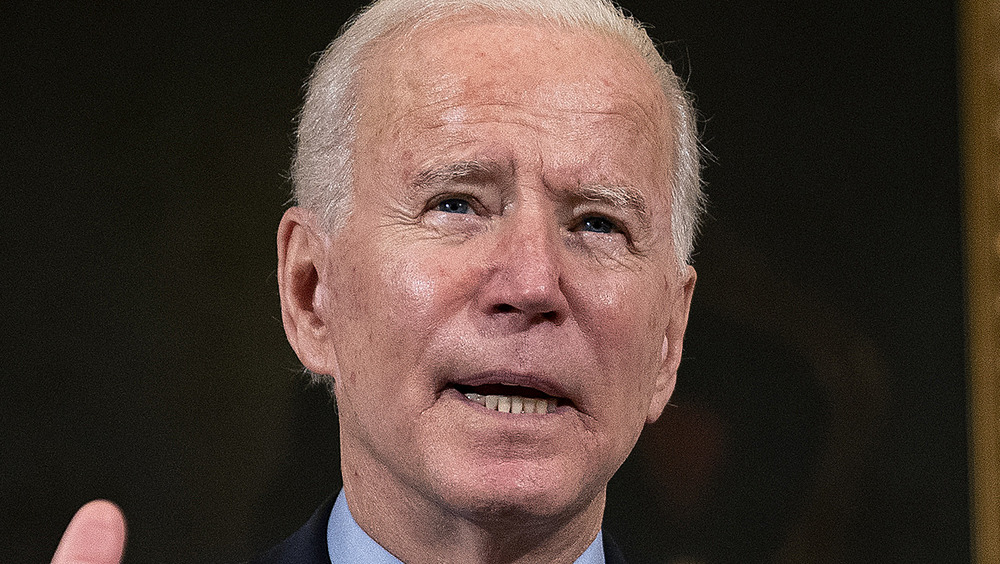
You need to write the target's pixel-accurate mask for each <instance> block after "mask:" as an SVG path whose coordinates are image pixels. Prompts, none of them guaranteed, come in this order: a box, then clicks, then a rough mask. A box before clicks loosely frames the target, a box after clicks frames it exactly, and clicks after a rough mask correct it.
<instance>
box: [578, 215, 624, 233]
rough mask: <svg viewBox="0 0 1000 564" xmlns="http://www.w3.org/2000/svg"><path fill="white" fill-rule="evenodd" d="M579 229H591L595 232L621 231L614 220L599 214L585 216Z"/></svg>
mask: <svg viewBox="0 0 1000 564" xmlns="http://www.w3.org/2000/svg"><path fill="white" fill-rule="evenodd" d="M579 229H580V231H591V232H593V233H614V232H616V231H619V229H618V226H617V225H615V223H614V222H613V221H611V220H610V219H608V218H606V217H601V216H599V215H593V216H589V217H585V218H583V220H582V221H581V222H580V227H579Z"/></svg>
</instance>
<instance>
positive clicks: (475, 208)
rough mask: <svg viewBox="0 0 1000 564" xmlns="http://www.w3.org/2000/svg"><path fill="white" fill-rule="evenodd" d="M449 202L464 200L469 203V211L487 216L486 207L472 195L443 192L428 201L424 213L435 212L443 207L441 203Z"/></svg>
mask: <svg viewBox="0 0 1000 564" xmlns="http://www.w3.org/2000/svg"><path fill="white" fill-rule="evenodd" d="M448 200H464V201H466V202H468V203H469V209H470V210H472V212H473V213H474V214H475V215H487V209H486V206H484V205H483V204H482V202H480V201H479V199H478V198H476V197H475V196H473V195H472V194H468V193H464V192H442V193H440V194H437V195H435V196H434V197H432V198H430V199H429V200H427V206H426V209H425V212H424V213H426V212H429V211H433V210H435V209H436V208H437V207H438V206H439V205H441V202H445V201H448Z"/></svg>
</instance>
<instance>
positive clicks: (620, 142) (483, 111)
mask: <svg viewBox="0 0 1000 564" xmlns="http://www.w3.org/2000/svg"><path fill="white" fill-rule="evenodd" d="M361 77H362V79H361V84H360V91H359V113H360V115H359V128H358V130H357V132H358V134H357V138H356V145H355V152H354V153H355V158H356V162H357V163H358V164H359V165H360V166H359V167H357V168H356V170H355V174H356V175H358V174H368V175H372V174H376V172H377V176H380V177H382V178H383V180H387V181H389V182H406V181H407V180H408V179H410V177H412V176H413V175H414V174H417V173H418V172H419V170H420V169H427V168H433V167H435V166H440V165H447V164H449V163H450V162H455V161H463V160H479V159H486V160H494V161H501V162H509V163H510V164H511V166H513V167H514V168H516V169H521V170H523V171H527V170H535V171H537V172H538V173H539V174H541V176H542V178H543V179H544V180H543V181H544V182H545V183H546V184H551V185H556V186H566V187H570V186H573V185H580V184H588V183H591V184H609V185H615V184H623V185H633V186H637V187H640V188H642V189H643V190H645V191H646V193H647V196H650V200H651V201H656V202H659V203H660V205H662V206H667V207H668V206H669V202H668V200H669V188H668V186H669V183H670V180H669V173H668V171H669V170H670V162H671V160H672V159H671V157H670V154H671V152H670V151H669V150H668V147H669V146H670V140H669V139H668V135H669V134H668V133H667V132H668V128H667V127H666V124H667V117H666V116H667V112H666V109H665V108H666V101H665V97H664V95H663V92H662V90H661V89H660V86H659V83H658V82H657V80H656V78H655V77H654V75H653V72H652V70H651V69H650V68H649V66H648V65H647V64H646V63H645V61H643V60H642V58H641V57H640V56H639V54H638V53H637V52H636V51H635V50H634V49H633V48H631V47H629V46H627V45H625V44H624V43H623V42H622V41H621V40H619V39H617V38H612V37H610V36H608V35H606V34H601V33H597V32H591V31H575V30H574V31H567V30H563V29H555V28H553V27H552V26H548V25H540V24H534V23H521V22H514V23H510V22H505V23H496V22H478V21H467V20H446V21H442V22H437V23H434V24H432V25H428V26H426V27H422V28H420V29H419V30H416V31H411V32H409V33H408V34H405V35H402V36H397V37H394V38H392V40H391V41H390V40H386V41H383V42H382V43H381V45H379V46H378V47H376V48H375V50H374V51H373V52H372V53H370V55H369V56H368V57H367V58H366V62H365V64H364V66H363V68H362V73H361ZM359 169H361V170H359ZM364 170H367V171H368V172H367V173H365V172H363V171H364ZM355 179H356V181H359V183H358V188H357V189H359V190H366V189H368V188H366V187H365V186H367V185H368V183H367V182H363V181H361V178H359V177H357V176H356V178H355ZM663 209H667V208H666V207H664V208H663Z"/></svg>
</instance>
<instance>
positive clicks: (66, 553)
mask: <svg viewBox="0 0 1000 564" xmlns="http://www.w3.org/2000/svg"><path fill="white" fill-rule="evenodd" d="M123 552H125V516H124V515H122V510H121V509H118V506H117V505H115V504H113V503H111V502H110V501H107V500H103V499H98V500H96V501H91V502H90V503H88V504H86V505H84V506H83V507H81V508H80V509H79V510H78V511H77V512H76V515H74V516H73V520H72V521H70V522H69V526H68V527H66V532H65V533H63V536H62V540H61V541H59V547H58V548H56V554H55V556H53V557H52V564H120V563H121V561H122V553H123Z"/></svg>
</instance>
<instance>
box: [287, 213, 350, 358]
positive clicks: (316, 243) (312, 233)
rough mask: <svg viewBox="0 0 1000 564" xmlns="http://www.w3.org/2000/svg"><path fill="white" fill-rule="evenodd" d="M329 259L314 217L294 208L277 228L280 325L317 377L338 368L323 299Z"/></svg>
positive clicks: (296, 352)
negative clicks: (325, 267)
mask: <svg viewBox="0 0 1000 564" xmlns="http://www.w3.org/2000/svg"><path fill="white" fill-rule="evenodd" d="M327 254H328V241H327V238H326V234H325V232H323V231H321V230H320V229H319V228H318V225H317V221H316V216H315V214H313V213H312V212H310V211H308V210H306V209H304V208H300V207H293V208H289V209H288V210H287V211H286V212H285V215H284V216H283V217H282V218H281V224H280V225H279V226H278V273H277V274H278V293H279V295H280V296H281V321H282V323H283V324H284V326H285V335H286V336H287V337H288V342H289V344H291V345H292V349H293V350H294V351H295V354H296V355H297V356H298V357H299V360H300V361H301V362H302V364H303V365H304V366H305V367H306V368H308V369H309V370H311V371H312V372H314V373H317V374H329V375H333V373H334V372H335V371H336V365H337V363H336V359H335V358H334V354H333V352H332V350H333V349H332V347H330V346H329V344H328V337H329V324H328V322H327V319H326V316H325V315H324V313H325V309H326V307H327V304H325V303H324V299H323V296H324V294H325V291H324V288H325V284H326V283H327V280H326V277H325V274H326V273H325V272H324V266H325V265H326V261H327Z"/></svg>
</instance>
